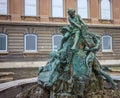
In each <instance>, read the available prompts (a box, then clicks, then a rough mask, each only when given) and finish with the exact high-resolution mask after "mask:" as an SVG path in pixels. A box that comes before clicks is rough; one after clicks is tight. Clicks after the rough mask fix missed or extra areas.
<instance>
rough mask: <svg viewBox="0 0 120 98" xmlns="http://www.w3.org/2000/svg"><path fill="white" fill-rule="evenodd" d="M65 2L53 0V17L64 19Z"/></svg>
mask: <svg viewBox="0 0 120 98" xmlns="http://www.w3.org/2000/svg"><path fill="white" fill-rule="evenodd" d="M63 9H64V6H63V0H52V17H63V16H64V15H63V13H64V12H63Z"/></svg>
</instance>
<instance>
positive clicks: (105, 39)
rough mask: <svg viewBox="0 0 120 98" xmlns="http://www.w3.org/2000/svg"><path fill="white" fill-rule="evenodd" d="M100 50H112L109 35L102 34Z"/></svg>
mask: <svg viewBox="0 0 120 98" xmlns="http://www.w3.org/2000/svg"><path fill="white" fill-rule="evenodd" d="M102 51H103V52H111V51H112V37H111V36H109V35H104V36H102Z"/></svg>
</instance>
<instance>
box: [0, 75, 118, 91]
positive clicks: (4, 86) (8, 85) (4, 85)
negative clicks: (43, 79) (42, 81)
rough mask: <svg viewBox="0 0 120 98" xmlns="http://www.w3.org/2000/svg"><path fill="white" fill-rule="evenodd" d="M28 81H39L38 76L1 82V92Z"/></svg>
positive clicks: (116, 77)
mask: <svg viewBox="0 0 120 98" xmlns="http://www.w3.org/2000/svg"><path fill="white" fill-rule="evenodd" d="M111 77H112V78H113V79H114V80H118V81H120V75H119V76H115V75H112V76H111ZM28 83H37V77H34V78H29V79H21V80H16V81H11V82H6V83H1V84H0V92H1V91H4V90H7V89H9V88H11V87H16V86H20V85H23V84H28Z"/></svg>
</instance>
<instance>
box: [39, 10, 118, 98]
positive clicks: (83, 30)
mask: <svg viewBox="0 0 120 98" xmlns="http://www.w3.org/2000/svg"><path fill="white" fill-rule="evenodd" d="M68 15H69V17H68V20H69V22H70V25H67V26H64V27H62V28H60V32H61V33H62V34H63V35H64V36H63V39H62V41H61V46H60V49H59V50H58V51H57V52H54V51H53V52H51V53H50V59H49V61H48V63H47V64H46V66H44V67H40V68H39V73H38V83H39V84H40V86H42V87H44V88H47V89H49V90H50V98H85V96H86V95H87V94H88V93H90V92H94V91H97V90H98V91H99V90H103V89H104V84H103V77H105V78H106V80H107V81H109V82H110V83H111V85H112V87H113V88H115V86H116V83H115V82H114V81H113V80H112V78H111V77H110V76H109V75H108V74H107V73H106V72H105V71H103V69H102V67H101V65H100V63H99V61H98V59H97V56H96V52H97V51H98V50H99V49H100V46H101V37H100V36H99V35H96V34H94V33H92V32H89V31H88V30H87V25H86V24H85V23H84V22H83V20H82V19H81V18H80V16H79V15H76V14H75V11H74V10H73V9H68Z"/></svg>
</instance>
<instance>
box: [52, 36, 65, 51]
mask: <svg viewBox="0 0 120 98" xmlns="http://www.w3.org/2000/svg"><path fill="white" fill-rule="evenodd" d="M55 36H61V37H63V35H61V34H55V35H52V51H58V50H55V49H54V37H55Z"/></svg>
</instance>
